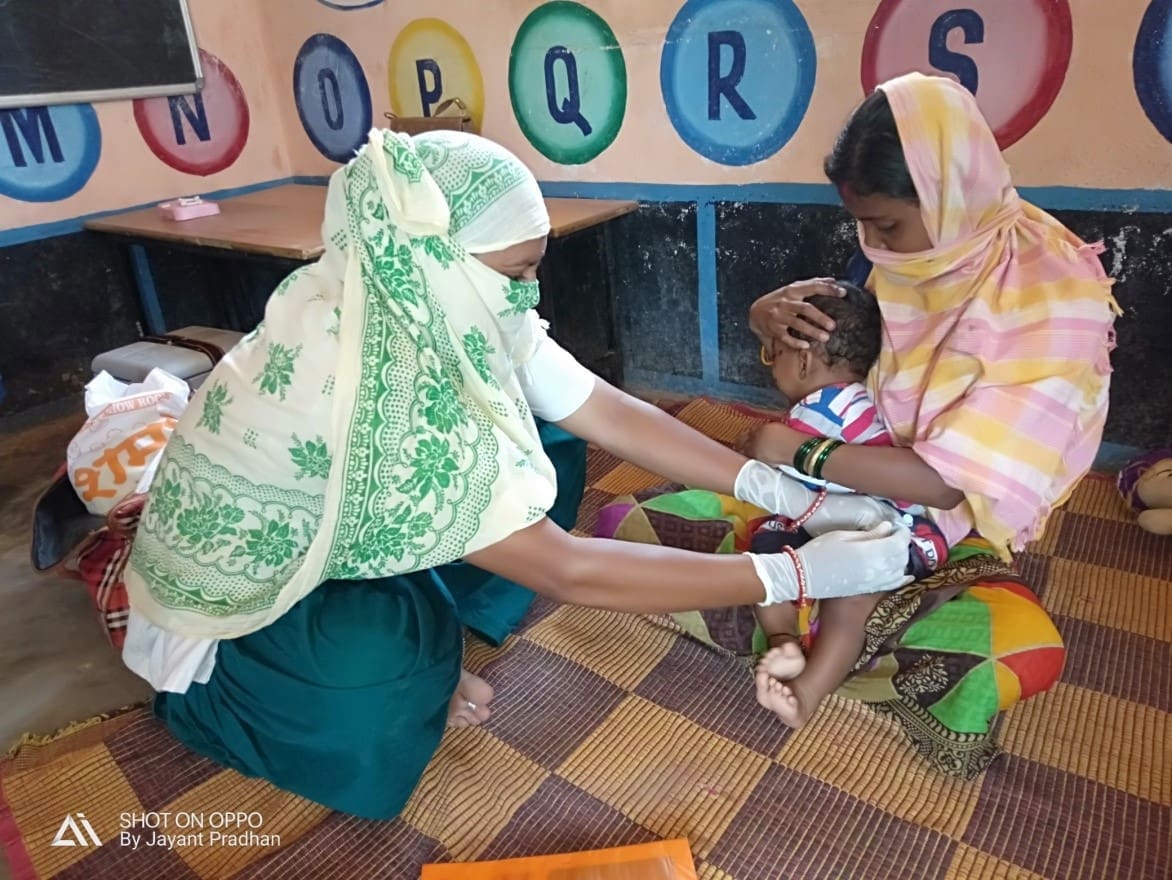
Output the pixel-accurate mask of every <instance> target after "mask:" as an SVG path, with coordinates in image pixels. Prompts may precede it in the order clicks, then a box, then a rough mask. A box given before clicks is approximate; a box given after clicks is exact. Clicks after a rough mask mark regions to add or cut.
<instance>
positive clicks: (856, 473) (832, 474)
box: [822, 446, 964, 510]
mask: <svg viewBox="0 0 1172 880" xmlns="http://www.w3.org/2000/svg"><path fill="white" fill-rule="evenodd" d="M822 476H823V478H825V479H827V480H829V481H830V482H832V483H838V484H839V485H842V486H847V487H849V488H851V489H854V490H855V491H856V492H861V493H863V494H864V495H875V496H878V497H881V498H895V499H898V500H900V501H908V502H911V503H913V504H922V505H924V506H925V507H935V508H939V509H941V510H950V509H952V508H953V507H956V505H958V504H960V503H961V502H962V501H964V493H963V492H961V491H960V490H959V489H954V488H952V487H951V486H949V485H948V484H947V483H945V482H944V480H943V479H942V478H941V476H940V474H938V473H936V470H935V469H934V468H933V467H932V466H931V465H930V464H928V463H927V462H926V461H924V460H923V459H922V458H920V457H919V456H918V455H916V453H915V452H914V451H912V450H911V449H905V448H900V447H888V446H840V447H839V448H838V449H836V450H835V451H834V453H833V454H832V455H831V456H830V458H829V459H827V461H826V466H825V467H824V468H823V469H822Z"/></svg>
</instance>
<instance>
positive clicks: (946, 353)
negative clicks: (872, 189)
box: [863, 73, 1118, 558]
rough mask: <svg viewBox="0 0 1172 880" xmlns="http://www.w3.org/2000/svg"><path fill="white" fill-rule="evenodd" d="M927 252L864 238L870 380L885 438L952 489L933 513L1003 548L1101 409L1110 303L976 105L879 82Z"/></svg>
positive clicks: (1035, 525) (942, 91) (1014, 544)
mask: <svg viewBox="0 0 1172 880" xmlns="http://www.w3.org/2000/svg"><path fill="white" fill-rule="evenodd" d="M880 88H881V89H882V90H883V92H884V93H885V94H886V95H887V98H888V101H889V102H890V104H891V108H892V111H893V112H894V115H895V120H896V124H897V126H898V128H899V137H900V141H901V142H902V144H903V151H904V155H905V156H906V158H907V163H908V167H909V169H910V171H911V176H912V180H913V181H914V183H915V186H916V191H917V193H918V194H919V197H920V210H921V214H922V216H923V220H924V224H925V226H926V227H927V229H928V234H929V236H930V238H931V240H932V243H933V248H932V249H931V250H929V251H924V252H921V253H916V254H896V253H892V252H890V251H883V250H876V249H874V248H870V247H866V246H864V248H863V250H864V253H865V254H866V256H867V257H868V258H869V259H870V260H871V262H872V263H874V266H875V268H874V271H873V273H872V275H871V279H870V282H869V286H870V287H871V288H872V289H873V290H874V291H875V294H876V297H877V298H878V300H879V305H880V308H881V310H882V312H883V322H884V328H885V334H886V339H885V340H884V346H883V354H882V356H881V358H880V361H879V364H878V365H877V367H876V369H875V370H874V371H873V373H872V376H871V381H870V383H869V384H870V386H871V392H872V394H873V395H874V397H875V399H876V401H877V403H878V405H879V408H880V412H881V413H882V414H883V417H884V419H885V421H886V422H887V423H888V426H889V427H890V429H891V432H892V434H893V435H894V436H895V437H896V442H897V443H899V444H900V445H907V446H911V447H912V448H913V449H914V450H915V451H916V452H917V453H918V454H919V455H920V457H921V458H923V459H924V460H925V461H926V462H927V463H928V464H930V465H931V466H932V467H933V468H935V469H936V470H937V471H938V472H939V473H940V475H941V476H942V477H943V478H944V480H945V481H946V482H947V483H949V484H950V485H952V486H955V487H956V488H958V489H961V490H962V491H963V492H964V493H965V499H966V500H965V502H964V503H962V504H961V505H960V506H958V507H956V508H955V509H953V510H949V511H933V516H934V518H935V519H936V521H937V523H938V524H939V525H940V527H941V528H942V529H943V531H944V533H945V535H946V536H947V537H948V539H949V542H950V543H952V544H955V543H956V542H958V541H960V540H961V539H962V538H963V537H964V536H965V535H966V534H968V532H969V531H970V530H972V529H973V528H975V529H976V530H977V531H979V532H980V533H981V534H982V535H983V536H984V537H985V538H987V539H988V540H989V541H990V542H991V543H992V544H993V546H994V547H995V548H996V549H997V551H998V552H999V553H1000V554H1002V556H1003V557H1005V558H1008V555H1009V553H1010V551H1012V550H1017V549H1020V548H1021V547H1022V546H1023V545H1024V544H1025V543H1026V542H1027V541H1029V540H1030V539H1032V538H1034V537H1036V536H1037V535H1038V534H1039V533H1040V532H1041V530H1042V529H1043V527H1044V525H1045V522H1046V518H1047V516H1048V515H1049V513H1050V511H1051V509H1052V508H1054V507H1055V506H1057V505H1059V504H1062V503H1063V502H1064V501H1065V500H1066V499H1067V497H1068V496H1069V494H1070V492H1071V490H1072V489H1073V488H1074V485H1075V484H1076V483H1077V482H1078V480H1079V478H1081V477H1082V476H1083V475H1084V474H1085V473H1086V472H1087V471H1088V470H1089V469H1090V467H1091V464H1092V462H1093V461H1094V457H1095V453H1096V452H1097V450H1098V447H1099V442H1100V440H1101V439H1102V433H1103V423H1104V421H1105V420H1106V416H1107V391H1108V386H1109V382H1110V373H1111V365H1110V360H1109V354H1110V351H1111V349H1112V348H1113V347H1114V334H1113V331H1112V324H1113V323H1114V315H1115V314H1117V313H1118V306H1117V305H1116V304H1115V301H1114V299H1113V298H1112V296H1111V286H1112V280H1111V279H1109V278H1108V277H1107V276H1106V274H1105V273H1104V272H1103V268H1102V266H1101V265H1100V263H1099V260H1098V254H1099V253H1100V252H1101V251H1102V248H1101V247H1100V246H1092V245H1087V244H1086V243H1084V242H1082V241H1081V240H1079V239H1078V238H1077V237H1076V236H1075V235H1074V234H1073V233H1071V232H1070V231H1069V230H1068V229H1066V227H1064V226H1063V225H1062V224H1061V223H1059V222H1058V221H1057V220H1055V219H1054V218H1053V217H1051V216H1050V215H1049V214H1047V213H1045V212H1044V211H1042V210H1040V209H1038V208H1036V207H1035V206H1033V205H1031V204H1029V203H1028V202H1025V201H1023V200H1022V199H1021V198H1020V197H1019V196H1018V194H1017V191H1016V189H1014V186H1013V183H1012V181H1011V179H1010V174H1009V167H1008V165H1007V164H1006V162H1005V160H1004V158H1003V157H1002V155H1001V151H1000V149H999V148H998V147H997V142H996V141H995V140H994V137H993V133H992V131H991V130H990V129H989V126H988V124H987V123H986V122H985V119H984V117H983V116H982V115H981V112H980V110H979V109H978V107H977V103H976V101H975V100H974V98H973V97H972V95H970V94H969V92H968V91H967V90H965V89H964V88H963V87H962V86H960V85H959V84H957V83H955V82H953V81H952V80H950V79H944V78H940V77H927V76H922V75H920V74H916V73H913V74H908V75H906V76H902V77H899V78H898V79H894V80H891V81H890V82H888V83H885V84H884V85H882V86H880Z"/></svg>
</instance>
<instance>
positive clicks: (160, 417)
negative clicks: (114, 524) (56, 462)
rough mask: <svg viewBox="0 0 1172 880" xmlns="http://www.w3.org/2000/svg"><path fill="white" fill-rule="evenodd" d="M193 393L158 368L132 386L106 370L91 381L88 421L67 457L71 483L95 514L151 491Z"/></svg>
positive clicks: (184, 383)
mask: <svg viewBox="0 0 1172 880" xmlns="http://www.w3.org/2000/svg"><path fill="white" fill-rule="evenodd" d="M190 393H191V390H190V388H189V387H188V385H187V383H186V382H184V381H183V380H182V379H180V378H178V377H176V376H172V375H171V374H170V373H168V372H166V371H165V370H160V369H157V368H156V369H154V370H151V371H150V373H148V374H147V377H146V378H145V379H144V380H143V381H142V382H137V383H135V384H133V385H127V384H125V383H124V382H119V381H118V380H117V379H115V378H114V377H113V376H111V375H110V374H109V373H107V372H104V371H103V372H101V373H98V375H96V376H95V377H94V378H93V379H91V380H90V383H89V384H88V385H86V387H85V412H86V415H87V416H89V418H87V419H86V423H85V424H84V425H82V427H81V430H80V431H78V432H77V436H76V437H74V438H73V441H72V442H71V443H70V444H69V449H68V451H67V452H66V458H65V463H66V467H67V470H68V472H69V482H70V483H72V484H73V488H74V490H75V491H76V492H77V494H78V497H80V498H81V500H82V501H83V502H84V503H85V506H86V508H87V509H88V510H89V511H90V513H94V514H98V515H99V516H104V515H105V514H107V513H109V511H110V509H111V508H113V507H114V505H116V504H117V503H118V502H119V501H122V500H123V499H124V498H126V497H127V496H128V495H131V494H133V493H135V492H145V491H147V489H149V488H150V484H151V480H152V479H153V478H154V474H155V468H157V467H158V463H159V458H160V454H161V453H162V451H163V447H164V446H166V445H167V440H168V439H169V438H170V437H171V432H172V431H174V430H175V423H176V421H178V419H179V417H180V416H181V415H183V411H184V410H185V409H186V408H187V400H188V397H189V395H190Z"/></svg>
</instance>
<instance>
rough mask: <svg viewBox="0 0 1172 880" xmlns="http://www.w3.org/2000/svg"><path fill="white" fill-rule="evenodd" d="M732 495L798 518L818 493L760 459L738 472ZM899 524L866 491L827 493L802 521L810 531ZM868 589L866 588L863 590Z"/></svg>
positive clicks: (890, 511) (890, 509) (896, 515)
mask: <svg viewBox="0 0 1172 880" xmlns="http://www.w3.org/2000/svg"><path fill="white" fill-rule="evenodd" d="M733 495H734V496H735V497H736V498H737V500H738V501H745V502H747V503H749V504H755V505H756V506H757V507H760V508H762V509H764V510H768V511H769V512H770V513H776V514H780V515H781V516H788V517H789V518H790V519H798V518H799V517H801V516H802V514H804V513H805V512H806V511H807V510H809V509H810V505H811V504H813V503H814V501H815V499H817V497H818V493H817V492H814V491H812V490H810V489H807V488H806V487H805V486H804V485H803V484H802V483H800V482H798V481H797V480H795V479H793V478H792V477H789V476H787V475H786V474H784V473H782V472H781V471H779V470H778V469H777V468H775V467H770V466H769V465H767V464H765V462H762V461H749V462H746V463H745V466H744V467H742V468H741V471H740V473H739V474H737V479H736V483H735V484H734V485H733ZM882 522H887V523H891V524H892V525H893V526H897V525H901V524H902V522H903V521H902V518H901V516H900V514H899V511H897V510H896V509H895V508H893V507H892V506H891V505H890V504H884V503H883V502H882V501H876V500H875V499H874V498H870V497H868V496H866V495H839V494H833V495H827V496H826V498H825V499H824V500H823V501H822V504H821V505H820V506H819V507H818V509H817V510H816V511H814V513H813V515H812V516H811V517H810V518H809V519H808V520H807V521H806V522H805V523H804V524H803V528H805V530H806V531H807V532H809V533H810V534H811V535H824V534H826V533H827V532H837V531H843V530H846V531H854V530H863V531H865V530H867V529H873V528H874V527H875V526H877V525H878V524H879V523H882ZM864 592H867V591H864Z"/></svg>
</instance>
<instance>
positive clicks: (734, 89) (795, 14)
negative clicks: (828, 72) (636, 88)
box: [659, 0, 817, 165]
mask: <svg viewBox="0 0 1172 880" xmlns="http://www.w3.org/2000/svg"><path fill="white" fill-rule="evenodd" d="M816 69H817V56H816V53H815V50H814V38H813V36H812V35H811V34H810V28H809V25H807V24H806V19H805V18H804V17H803V16H802V13H801V12H800V11H799V10H798V8H797V7H796V6H795V5H794V4H793V0H688V2H687V3H685V4H684V7H683V8H682V9H681V10H680V11H679V14H678V15H677V16H676V18H675V20H674V21H673V22H672V23H671V27H670V28H669V29H668V32H667V38H666V40H665V41H664V47H663V57H662V59H661V61H660V67H659V83H660V88H661V89H662V91H663V99H664V104H665V105H666V106H667V113H668V116H669V117H670V118H671V122H672V125H674V126H675V129H676V131H677V132H678V133H679V135H680V137H681V138H683V140H684V142H685V143H686V144H687V145H688V146H689V147H691V148H692V149H693V150H695V151H696V152H697V153H699V154H700V155H701V156H704V157H705V158H708V159H711V160H712V161H714V162H719V163H720V164H722V165H752V164H753V163H754V162H760V161H761V160H762V159H766V158H768V157H769V156H772V155H773V154H774V153H776V152H777V151H778V150H780V149H781V148H782V147H783V146H785V144H786V143H788V142H789V139H790V138H792V137H793V135H794V132H796V131H797V129H798V125H799V124H801V121H802V119H803V117H804V116H805V115H806V109H807V108H808V107H809V106H810V96H811V95H812V94H813V93H814V76H815V72H816Z"/></svg>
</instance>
